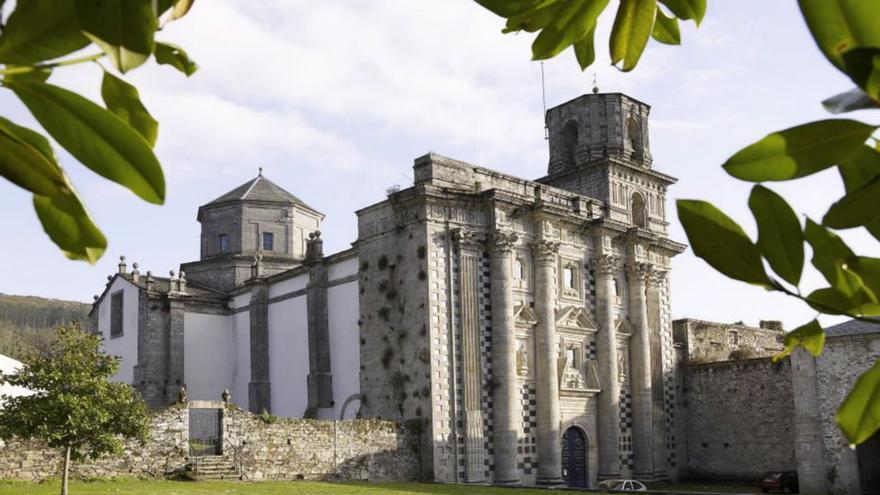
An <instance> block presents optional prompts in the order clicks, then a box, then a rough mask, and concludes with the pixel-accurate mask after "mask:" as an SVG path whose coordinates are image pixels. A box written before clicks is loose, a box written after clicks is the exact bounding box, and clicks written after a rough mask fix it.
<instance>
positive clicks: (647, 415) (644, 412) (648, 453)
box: [626, 261, 660, 479]
mask: <svg viewBox="0 0 880 495" xmlns="http://www.w3.org/2000/svg"><path fill="white" fill-rule="evenodd" d="M626 268H627V274H628V275H629V319H630V323H631V324H632V327H633V333H634V334H635V335H634V338H633V340H632V347H630V367H631V369H632V373H631V376H630V395H631V397H632V414H633V432H632V439H633V456H634V457H635V476H636V478H639V479H648V478H651V477H653V475H654V430H653V410H652V406H653V401H652V398H651V385H652V380H651V328H650V326H649V325H648V305H647V303H646V301H645V292H646V290H647V287H646V282H647V277H649V276H650V274H651V265H649V264H648V263H640V262H635V261H633V262H630V263H628V264H627V267H626ZM658 385H660V384H658Z"/></svg>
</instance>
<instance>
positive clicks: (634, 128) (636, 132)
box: [626, 117, 642, 159]
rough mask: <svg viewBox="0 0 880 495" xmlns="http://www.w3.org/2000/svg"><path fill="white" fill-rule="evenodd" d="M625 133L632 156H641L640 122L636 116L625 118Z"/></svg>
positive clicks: (637, 157)
mask: <svg viewBox="0 0 880 495" xmlns="http://www.w3.org/2000/svg"><path fill="white" fill-rule="evenodd" d="M626 133H627V135H628V136H629V144H630V146H631V147H632V157H633V158H636V159H640V158H641V157H642V124H641V122H640V121H639V119H638V118H637V117H630V118H629V120H627V123H626Z"/></svg>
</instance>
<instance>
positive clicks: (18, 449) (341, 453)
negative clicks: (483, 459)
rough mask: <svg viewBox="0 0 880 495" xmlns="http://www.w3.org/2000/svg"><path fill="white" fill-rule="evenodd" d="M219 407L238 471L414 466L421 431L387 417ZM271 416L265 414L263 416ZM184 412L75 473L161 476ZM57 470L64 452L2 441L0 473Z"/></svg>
mask: <svg viewBox="0 0 880 495" xmlns="http://www.w3.org/2000/svg"><path fill="white" fill-rule="evenodd" d="M223 411H224V413H223V427H224V456H225V457H227V458H228V459H229V460H230V464H231V463H233V462H236V460H238V461H239V462H240V465H241V471H242V478H243V479H246V480H264V479H276V480H281V479H286V480H296V479H318V480H320V479H342V480H378V481H393V480H412V479H416V478H417V476H418V473H419V467H420V456H419V434H418V432H417V431H415V430H414V429H413V428H411V427H409V426H406V425H402V424H400V423H396V422H392V421H378V420H360V419H358V420H345V421H324V420H308V419H282V418H278V419H275V418H265V419H264V418H261V417H260V416H257V415H254V414H251V413H249V412H247V411H244V410H241V409H238V408H237V407H234V406H230V407H226V408H225V409H224V410H223ZM266 419H268V421H267V420H266ZM188 432H189V414H188V409H187V408H185V407H171V408H169V409H166V410H164V411H162V412H160V413H157V414H156V415H155V416H154V418H153V428H152V432H151V437H150V439H149V440H148V441H147V442H145V443H144V444H140V443H139V442H135V441H127V442H125V445H124V449H123V453H122V455H120V456H112V457H111V456H105V457H101V458H99V459H97V460H85V461H81V462H77V463H74V465H73V468H72V470H71V475H72V476H74V477H76V478H98V477H110V478H112V477H118V476H137V477H147V478H151V477H162V476H167V475H173V474H175V473H179V472H181V471H183V469H184V468H185V466H186V465H187V463H188V462H189V460H188V458H187V455H188V434H189V433H188ZM60 472H61V454H60V453H59V452H57V451H54V450H52V449H49V448H47V447H45V446H44V445H42V444H40V443H38V442H26V441H21V440H17V439H10V440H7V441H6V442H3V443H2V444H0V479H20V480H43V479H46V478H49V477H53V476H58V475H59V474H60Z"/></svg>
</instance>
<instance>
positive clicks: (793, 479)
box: [761, 471, 798, 493]
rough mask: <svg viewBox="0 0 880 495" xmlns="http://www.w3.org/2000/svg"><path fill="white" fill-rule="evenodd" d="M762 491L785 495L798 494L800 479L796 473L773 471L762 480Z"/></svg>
mask: <svg viewBox="0 0 880 495" xmlns="http://www.w3.org/2000/svg"><path fill="white" fill-rule="evenodd" d="M761 491H762V492H764V493H767V492H770V491H778V492H783V493H797V492H798V477H797V472H795V471H771V472H769V473H767V474H765V475H764V477H763V478H761Z"/></svg>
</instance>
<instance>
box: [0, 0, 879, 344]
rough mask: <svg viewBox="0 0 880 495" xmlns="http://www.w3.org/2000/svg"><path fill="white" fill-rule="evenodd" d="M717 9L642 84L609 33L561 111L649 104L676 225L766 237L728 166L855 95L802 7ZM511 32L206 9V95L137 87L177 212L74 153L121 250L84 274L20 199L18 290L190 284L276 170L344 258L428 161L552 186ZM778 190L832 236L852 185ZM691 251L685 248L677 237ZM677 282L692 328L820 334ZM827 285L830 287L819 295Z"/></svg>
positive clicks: (5, 265)
mask: <svg viewBox="0 0 880 495" xmlns="http://www.w3.org/2000/svg"><path fill="white" fill-rule="evenodd" d="M709 3H710V5H709V10H708V13H707V15H706V19H705V21H704V23H703V24H702V26H701V27H700V28H699V29H696V28H695V27H694V25H693V23H688V24H686V25H685V26H684V27H683V38H684V43H683V46H680V47H668V46H664V45H659V44H657V43H651V44H650V45H649V47H648V49H647V51H646V53H645V54H644V56H643V58H642V61H641V63H640V64H639V66H638V67H637V68H636V70H635V71H633V72H631V73H627V74H624V73H621V72H619V71H617V70H616V69H614V68H613V67H611V66H610V65H609V61H608V55H607V37H608V30H609V28H610V23H611V21H612V19H611V18H610V17H609V16H608V15H606V16H605V18H603V20H602V21H603V22H602V27H601V28H600V32H599V34H598V41H597V48H598V56H599V58H598V63H597V64H596V65H595V66H594V67H592V68H590V70H589V71H588V72H586V73H583V72H581V71H580V70H579V69H578V67H577V65H576V63H575V61H574V56H573V54H572V53H570V52H566V53H563V54H562V55H560V56H559V57H557V58H556V59H554V60H551V61H549V62H547V63H546V64H545V72H546V82H547V103H548V105H549V106H553V105H556V104H559V103H562V102H564V101H567V100H568V99H570V98H573V97H576V96H578V95H580V94H582V93H586V92H589V91H590V88H591V87H592V79H593V72H596V74H597V77H598V81H599V87H600V89H601V90H602V91H609V92H612V91H614V92H617V91H620V92H624V93H627V94H629V95H631V96H633V97H635V98H638V99H639V100H641V101H644V102H646V103H649V104H650V105H652V107H653V109H652V116H651V123H650V125H651V128H650V141H651V145H652V153H653V156H654V166H655V168H657V169H658V170H661V171H663V172H666V173H668V174H671V175H673V176H675V177H678V178H679V179H680V181H679V183H678V184H677V185H675V186H673V187H672V188H671V189H670V197H669V198H668V204H667V210H668V211H670V212H674V204H673V201H674V200H675V199H676V198H701V199H708V200H710V201H712V202H714V203H715V204H716V205H718V206H719V207H721V208H722V209H724V210H725V211H727V212H728V213H729V214H731V215H732V216H733V217H734V218H736V219H737V220H739V221H740V223H741V224H742V225H743V226H744V227H745V228H746V230H747V231H749V232H750V233H754V232H755V228H754V224H753V222H752V220H751V216H750V214H749V211H748V208H747V206H746V200H747V197H748V192H749V189H750V185H749V184H746V183H744V182H740V181H737V180H735V179H733V178H731V177H729V176H727V175H726V174H725V173H724V172H723V170H722V169H721V168H720V164H721V163H723V162H724V160H725V159H726V158H727V157H728V156H730V155H731V154H733V153H734V152H735V151H737V150H738V149H740V148H741V147H743V146H745V145H747V144H749V143H751V142H753V141H755V140H757V139H758V138H760V137H762V136H763V135H765V134H767V133H768V132H771V131H774V130H777V129H782V128H786V127H790V126H793V125H797V124H800V123H804V122H807V121H810V120H817V119H821V118H827V114H825V113H824V111H823V110H822V108H821V106H820V101H821V100H822V99H823V98H825V97H827V96H830V95H832V94H835V93H837V92H842V91H845V90H847V89H849V88H850V87H851V83H849V81H848V80H847V79H846V78H845V77H844V76H842V75H840V74H839V73H837V72H836V71H835V70H834V69H832V68H831V66H830V65H829V64H827V63H826V62H825V60H824V58H823V57H822V56H821V54H820V53H819V51H818V50H817V49H816V47H815V45H814V44H813V41H812V39H811V38H810V36H809V33H808V32H807V29H806V26H805V24H804V22H803V20H802V19H801V17H800V14H799V12H798V10H797V5H796V3H795V2H793V1H788V2H781V1H775V2H766V1H763V0H748V1H746V0H741V1H737V2H730V1H720V0H714V1H713V0H710V2H709ZM8 7H9V6H7V9H8ZM612 7H613V8H616V5H615V4H614V3H612ZM502 25H503V23H502V20H501V19H500V18H498V17H495V16H494V15H493V14H491V13H489V12H488V11H485V10H483V9H482V8H481V7H479V6H478V5H477V4H476V3H474V2H472V1H470V0H443V1H442V2H441V1H437V0H382V1H374V2H350V1H344V0H325V1H322V2H311V1H305V0H295V1H294V0H290V1H283V2H282V1H276V2H236V1H233V0H211V1H210V2H207V1H205V2H197V3H196V5H195V7H194V9H193V10H192V12H191V13H190V14H189V15H188V16H187V17H186V18H184V19H183V20H181V21H178V22H176V23H172V24H170V25H169V26H167V27H166V29H164V30H163V31H162V32H161V33H160V34H159V38H161V39H162V40H167V41H171V42H174V43H178V44H180V45H182V46H183V47H185V48H186V49H187V50H188V52H189V53H190V55H191V56H192V57H193V58H194V59H195V60H197V61H198V62H199V64H200V66H201V69H200V70H199V72H197V73H196V74H195V75H194V76H193V77H191V78H189V79H187V78H185V77H183V76H182V75H181V74H179V73H178V72H176V71H174V70H172V69H170V68H168V67H167V66H156V65H155V64H149V65H146V66H144V67H142V68H140V69H138V70H136V71H134V72H132V73H130V74H129V75H127V76H126V78H127V79H129V80H130V81H132V82H133V83H135V84H136V85H137V86H138V88H139V89H140V91H141V96H142V99H143V101H144V103H145V104H146V105H147V107H148V108H149V109H150V110H151V112H152V113H153V115H154V116H155V117H156V119H157V120H159V122H160V134H159V141H158V145H157V153H158V155H159V157H160V159H161V161H162V163H163V165H164V167H165V172H166V178H167V181H168V199H167V203H166V204H165V205H164V206H161V207H157V206H153V205H149V204H147V203H145V202H143V201H141V200H139V199H138V198H137V197H135V196H134V195H133V194H131V193H130V192H128V191H127V190H125V189H123V188H121V187H119V186H117V185H115V184H112V183H110V182H107V181H105V180H103V179H102V178H100V177H98V176H97V175H95V174H93V173H92V172H90V171H89V170H87V169H85V168H84V167H83V166H81V165H79V164H78V163H76V162H75V160H73V159H72V158H71V157H70V156H67V155H62V161H63V163H64V165H65V166H66V168H67V170H68V172H69V174H70V175H71V177H72V179H73V181H74V183H75V184H76V186H77V187H78V188H79V190H80V192H81V193H82V195H83V196H84V198H85V200H86V202H87V204H88V205H89V207H90V208H91V211H92V213H93V215H94V217H95V218H96V220H97V222H98V224H99V226H100V227H101V228H102V229H103V230H104V232H105V233H106V234H107V236H108V238H109V240H110V245H109V248H108V251H107V254H106V255H105V256H104V258H103V259H102V260H101V261H100V262H99V263H98V264H97V265H95V266H91V265H88V264H85V263H82V262H72V261H68V260H66V259H65V258H64V257H63V256H62V255H61V253H60V252H59V251H58V250H57V249H56V248H55V246H54V245H53V244H51V242H50V241H49V240H48V238H47V237H46V236H45V234H44V233H43V232H42V229H41V227H40V225H39V223H38V221H37V219H36V216H35V214H34V213H33V210H32V207H31V201H30V197H29V195H28V194H27V193H25V192H24V191H22V190H19V189H17V188H15V187H13V186H11V185H10V184H9V183H5V182H4V183H3V184H0V188H2V189H0V191H2V193H0V211H3V212H4V213H3V216H2V227H0V232H2V233H3V236H2V239H3V242H2V243H0V254H2V256H0V292H3V293H7V294H33V295H40V296H45V297H56V298H64V299H74V300H80V301H91V296H92V294H96V293H100V291H101V290H102V289H103V287H104V282H105V277H106V276H107V275H108V274H110V273H113V272H114V271H115V268H116V263H117V262H118V256H119V255H120V254H124V255H126V257H127V258H128V260H129V263H131V262H138V263H139V264H140V267H141V270H142V271H144V270H152V271H153V273H156V274H167V272H168V270H172V269H173V270H177V269H178V265H179V264H180V263H181V262H185V261H191V260H194V259H197V258H198V254H199V225H198V223H197V222H196V210H197V208H198V206H199V205H200V204H203V203H206V202H208V201H210V200H211V199H213V198H214V197H216V196H219V195H220V194H222V193H224V192H226V191H227V190H229V189H232V188H233V187H235V186H238V185H239V184H241V183H243V182H245V181H246V180H248V179H250V178H252V177H253V176H254V175H256V173H257V168H258V167H260V166H262V167H264V170H265V172H264V173H265V175H266V176H267V177H269V178H270V179H272V180H273V181H275V182H277V183H278V184H280V185H282V186H283V187H285V188H286V189H288V190H289V191H291V192H292V193H293V194H295V195H297V196H299V197H300V198H302V199H303V200H304V201H306V202H307V203H309V204H310V205H312V206H313V207H314V208H316V209H318V210H320V211H322V212H324V213H325V214H326V215H327V218H326V220H325V224H324V228H323V231H324V238H325V242H326V244H325V249H327V250H328V251H329V252H333V251H337V250H341V249H344V248H346V247H348V246H349V243H351V242H352V241H354V240H355V235H356V228H355V227H356V217H355V215H354V211H355V210H356V209H358V208H362V207H364V206H367V205H369V204H372V203H374V202H376V201H379V200H381V199H382V198H383V197H384V195H385V191H386V189H387V188H388V187H390V186H392V185H395V184H399V185H402V186H404V187H406V185H407V184H409V183H411V180H412V179H411V177H412V169H411V167H412V160H413V158H415V157H417V156H420V155H422V154H424V153H426V152H428V151H434V152H437V153H441V154H444V155H446V156H450V157H453V158H457V159H461V160H465V161H469V162H472V163H475V164H478V165H482V166H486V167H490V168H494V169H498V170H501V171H504V172H507V173H511V174H515V175H518V176H522V177H527V178H536V177H540V176H542V175H544V173H545V171H546V166H547V148H546V142H545V141H544V139H543V117H542V104H541V80H540V66H539V64H538V63H536V62H531V61H530V60H529V58H530V53H531V52H530V48H529V47H530V44H531V39H532V35H528V34H525V33H523V34H519V35H501V34H500V30H501V27H502ZM100 78H101V70H100V68H98V67H97V66H95V65H93V64H88V65H83V66H76V67H71V68H65V69H63V70H59V71H56V74H53V76H52V79H51V80H50V82H54V83H56V84H60V85H62V86H66V87H70V88H75V89H77V90H78V91H80V92H82V93H83V94H86V95H87V96H89V97H90V98H92V99H95V100H96V101H99V87H100ZM0 111H2V113H3V115H4V116H7V117H9V118H11V119H12V120H14V121H16V122H18V123H20V124H23V125H29V126H30V125H33V120H32V119H31V117H30V116H29V115H28V113H27V110H26V109H24V108H23V107H22V106H21V105H20V104H19V103H18V102H17V101H16V100H15V99H14V98H13V97H12V95H11V94H10V93H9V92H8V91H2V92H0ZM856 116H857V117H862V118H864V119H866V120H867V119H870V117H871V116H870V114H863V115H856ZM771 187H772V188H773V189H774V190H776V191H777V192H780V193H782V194H783V195H784V196H785V197H786V198H787V199H788V200H789V201H790V202H791V203H792V204H793V205H794V206H795V209H796V210H797V211H798V212H801V213H804V214H807V215H809V216H811V217H813V218H820V217H821V215H822V213H824V211H825V209H826V208H827V206H828V205H829V204H830V202H831V201H832V200H833V199H834V198H837V197H839V195H840V193H841V192H842V187H841V185H840V180H839V177H838V176H837V175H836V172H834V171H833V170H829V171H826V172H823V173H821V174H818V175H816V176H814V177H811V178H807V179H802V180H800V181H797V182H796V183H792V184H785V185H775V184H774V185H771ZM671 233H672V237H673V238H675V239H676V240H679V241H684V240H685V236H684V233H683V231H682V230H681V228H680V227H679V226H678V223H677V220H675V219H673V227H672V229H671ZM847 239H848V240H849V241H850V242H851V244H852V245H853V247H855V248H856V250H857V251H861V252H862V253H869V252H870V250H871V249H873V250H875V252H876V243H874V242H873V241H871V240H870V239H869V237H867V236H865V235H863V234H862V233H859V232H853V233H851V235H848V236H847ZM672 278H673V293H672V305H673V306H672V307H673V316H674V317H676V318H681V317H694V318H702V319H711V320H718V321H725V322H733V321H738V320H742V321H745V322H746V323H751V324H757V321H758V320H759V319H781V320H783V321H784V322H785V323H786V325H787V326H788V327H789V328H793V327H794V326H796V325H799V324H802V323H805V322H806V321H809V320H810V319H811V318H812V317H813V316H814V313H813V312H812V311H811V310H809V309H807V308H806V307H805V306H803V305H802V304H800V303H798V302H796V301H792V300H789V299H787V298H784V297H782V296H777V295H773V294H768V293H767V292H765V291H763V290H762V289H758V288H754V287H750V286H746V285H744V284H740V283H736V282H732V281H728V280H727V279H725V278H724V277H723V276H721V275H719V274H717V273H715V272H714V271H713V270H712V269H711V268H709V267H708V266H707V265H706V264H705V263H703V262H702V261H700V260H698V259H696V258H695V257H694V256H693V255H692V254H691V253H690V252H687V253H685V254H683V255H681V256H679V257H678V258H676V260H675V262H674V266H673V274H672ZM820 283H821V280H820V279H819V277H818V276H816V275H815V274H813V275H810V276H808V277H807V278H806V283H805V286H806V287H809V288H817V287H819V284H820ZM824 321H826V322H830V321H834V320H831V319H826V320H824Z"/></svg>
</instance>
